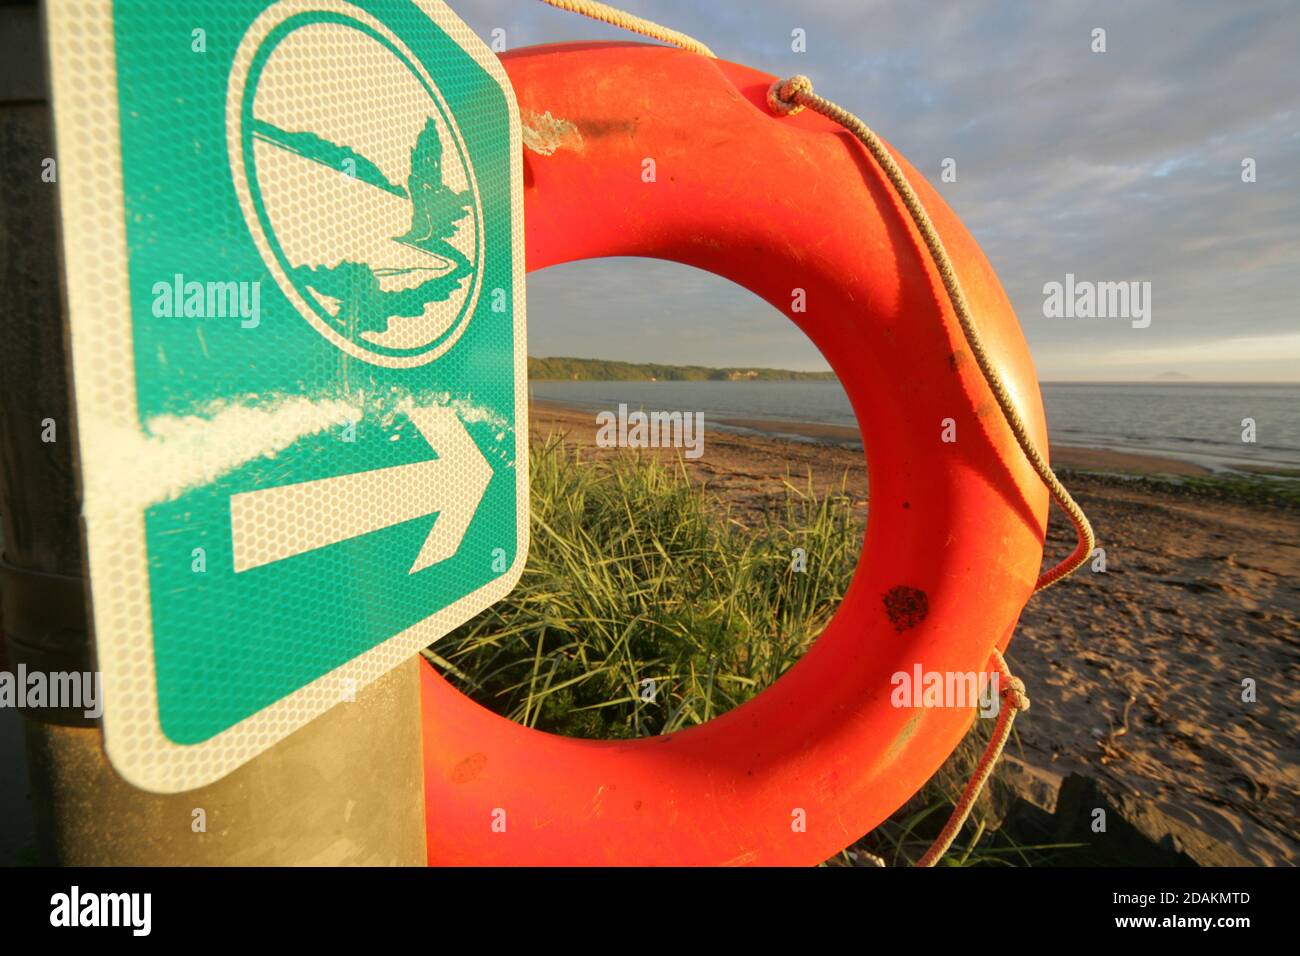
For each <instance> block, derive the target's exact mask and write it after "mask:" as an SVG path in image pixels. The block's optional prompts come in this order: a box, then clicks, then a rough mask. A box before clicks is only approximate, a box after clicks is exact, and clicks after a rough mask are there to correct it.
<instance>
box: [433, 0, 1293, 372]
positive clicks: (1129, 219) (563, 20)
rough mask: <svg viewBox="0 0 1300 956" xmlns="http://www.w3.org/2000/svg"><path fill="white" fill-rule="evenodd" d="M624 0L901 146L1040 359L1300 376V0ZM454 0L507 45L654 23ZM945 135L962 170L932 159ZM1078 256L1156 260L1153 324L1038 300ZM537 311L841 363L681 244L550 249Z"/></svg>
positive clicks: (558, 318) (631, 336) (621, 334)
mask: <svg viewBox="0 0 1300 956" xmlns="http://www.w3.org/2000/svg"><path fill="white" fill-rule="evenodd" d="M620 5H621V6H622V7H623V8H624V9H626V10H629V11H631V12H633V13H636V14H638V15H641V16H644V17H647V18H649V19H652V20H656V21H657V22H659V23H662V24H664V25H667V26H670V27H673V28H674V29H677V30H680V31H682V32H684V33H687V34H690V35H691V36H694V37H696V38H697V39H699V40H701V41H703V42H704V43H706V44H707V45H708V46H710V47H711V48H712V49H713V51H714V52H715V53H716V54H717V55H718V56H720V57H722V58H724V59H727V60H732V61H735V62H739V63H744V64H747V65H749V66H752V67H755V68H757V69H762V70H765V71H767V72H769V73H772V74H776V75H781V76H788V75H790V74H792V73H804V74H807V75H808V76H809V77H811V78H812V80H813V82H814V84H815V86H816V89H817V92H818V93H820V94H822V95H823V96H827V97H829V98H831V99H833V100H835V101H837V102H839V103H840V104H842V105H843V106H845V107H847V108H848V109H849V110H851V111H853V112H855V113H857V114H858V115H859V116H861V117H862V118H863V119H864V120H865V121H866V122H867V123H868V124H869V125H870V126H872V127H873V128H874V129H875V130H876V131H877V132H878V133H880V135H881V136H883V137H884V138H885V139H886V140H888V141H889V142H890V143H891V145H893V146H894V147H895V148H896V149H898V150H900V151H901V152H902V153H903V155H905V156H906V157H907V158H908V159H909V160H910V161H911V163H912V164H913V165H914V166H915V167H916V168H917V169H918V170H920V171H921V172H922V173H923V175H925V176H926V178H927V179H928V180H929V181H930V182H931V184H933V185H934V186H935V187H936V188H937V189H938V190H939V191H940V192H941V193H942V195H943V197H944V199H945V200H946V201H947V202H948V203H949V205H950V206H951V207H952V208H953V209H954V210H955V211H956V212H957V214H958V215H959V216H960V217H961V218H962V220H963V222H965V224H966V226H967V228H968V229H970V231H971V232H972V233H973V234H974V236H975V238H976V239H977V241H978V242H979V243H980V245H981V247H982V248H983V250H984V252H985V254H986V255H987V256H988V258H989V260H990V261H991V262H992V264H993V267H994V268H995V269H996V270H997V272H998V275H999V276H1000V278H1001V280H1002V284H1003V286H1004V287H1005V288H1006V290H1007V293H1008V295H1009V296H1010V298H1011V301H1012V303H1013V305H1014V306H1015V309H1016V313H1017V315H1018V317H1019V319H1020V322H1021V325H1022V327H1023V328H1024V330H1025V335H1026V338H1027V339H1028V341H1029V344H1030V348H1031V350H1032V352H1033V354H1034V361H1035V365H1036V367H1037V369H1038V374H1039V377H1040V378H1041V379H1043V380H1045V381H1134V380H1144V379H1152V378H1157V377H1162V376H1170V375H1177V376H1186V377H1189V378H1193V379H1197V380H1201V381H1297V380H1300V3H1297V2H1295V0H1277V2H1266V0H1251V2H1230V0H1218V2H1196V0H1159V2H1151V0H1148V2H1142V3H1133V2H1131V0H1125V2H1113V0H1078V2H1064V0H1036V2H976V0H960V2H956V0H952V2H949V0H910V2H900V0H894V2H889V3H884V2H874V0H801V2H800V3H798V4H792V3H789V2H780V3H778V2H771V0H744V2H741V0H732V2H720V0H719V2H713V0H710V2H699V0H695V2H690V0H626V2H624V3H622V4H620ZM451 6H452V7H453V8H454V9H455V10H456V11H457V13H459V14H460V15H461V17H462V18H464V19H465V20H467V21H468V22H469V24H470V26H471V27H473V28H474V29H475V30H476V31H477V32H478V33H479V35H480V36H483V37H484V38H485V39H486V38H490V37H491V35H492V31H493V30H494V29H498V28H499V29H501V30H504V31H505V41H506V43H507V45H508V48H510V49H514V48H518V47H521V46H528V45H532V44H536V43H549V42H555V41H560V40H575V39H580V40H601V39H603V40H624V41H626V40H628V39H633V40H635V39H638V38H637V37H635V36H632V35H629V34H627V33H625V32H623V31H620V30H617V29H615V28H613V27H609V26H606V25H605V24H600V23H594V22H592V21H589V20H586V19H585V18H582V17H579V16H576V15H574V14H570V13H565V12H562V11H557V10H553V9H551V8H549V7H546V6H543V5H542V4H540V3H529V2H525V0H473V2H471V0H451ZM796 28H797V29H801V30H803V31H804V33H805V36H806V51H805V52H794V51H793V50H792V39H791V34H792V31H793V30H795V29H796ZM1096 28H1102V29H1104V30H1105V31H1106V36H1105V40H1106V52H1104V53H1096V52H1093V50H1092V46H1093V43H1094V39H1093V31H1094V29H1096ZM647 42H649V41H647ZM945 158H952V159H954V160H955V161H956V173H957V176H956V182H947V183H945V182H942V181H941V172H942V168H943V166H942V164H943V161H944V160H945ZM1247 158H1250V159H1253V160H1254V164H1255V181H1254V182H1251V183H1246V182H1243V181H1242V171H1243V170H1242V162H1243V160H1244V159H1247ZM1067 273H1068V274H1073V275H1074V276H1075V278H1076V280H1087V281H1093V282H1149V283H1150V287H1149V288H1150V304H1151V313H1150V319H1151V321H1150V325H1149V326H1148V327H1146V328H1133V326H1132V323H1130V322H1127V321H1122V320H1119V321H1117V320H1115V319H1107V318H1094V319H1083V318H1064V317H1047V316H1045V315H1044V302H1045V299H1046V296H1045V294H1044V286H1045V285H1046V284H1047V283H1051V282H1060V283H1064V282H1065V277H1066V275H1067ZM597 315H601V316H611V315H612V316H616V317H617V321H601V322H594V321H593V316H597ZM528 327H529V328H528V334H529V353H530V354H532V355H566V356H579V357H587V358H606V359H622V360H626V361H642V362H665V363H673V364H691V365H709V366H767V367H778V368H796V369H808V370H812V369H825V368H827V365H826V362H825V360H824V359H823V358H822V356H821V354H820V353H819V352H818V351H817V349H816V348H815V347H814V346H813V345H812V343H811V342H809V340H808V339H807V338H806V337H805V336H804V335H803V333H802V332H801V331H799V329H798V328H796V327H795V325H794V324H793V323H792V322H790V321H789V320H788V319H787V318H786V317H785V316H783V315H781V313H779V312H777V311H776V310H775V309H773V308H772V307H771V306H769V305H767V304H766V303H765V302H763V301H762V300H760V299H758V298H756V297H755V296H753V295H752V294H751V293H749V292H748V291H746V290H744V289H741V288H739V287H738V286H735V285H733V284H731V283H730V282H728V281H726V280H724V279H720V278H718V277H716V276H713V275H710V274H708V273H703V272H700V271H697V270H694V269H690V268H688V267H685V266H680V265H677V264H673V263H663V262H655V261H650V260H639V259H637V260H632V259H617V260H616V259H609V260H600V261H596V262H585V263H577V264H570V265H565V266H559V267H555V268H552V269H548V270H544V271H542V272H538V273H534V274H532V275H530V276H529V280H528Z"/></svg>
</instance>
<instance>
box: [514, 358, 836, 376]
mask: <svg viewBox="0 0 1300 956" xmlns="http://www.w3.org/2000/svg"><path fill="white" fill-rule="evenodd" d="M528 377H529V378H530V379H532V380H534V381H569V382H706V381H712V382H750V381H758V382H833V381H835V373H834V372H795V371H791V370H789V369H782V368H708V367H706V366H703V365H656V364H652V363H640V362H616V361H610V360H606V359H581V358H538V357H536V356H532V355H530V356H529V357H528Z"/></svg>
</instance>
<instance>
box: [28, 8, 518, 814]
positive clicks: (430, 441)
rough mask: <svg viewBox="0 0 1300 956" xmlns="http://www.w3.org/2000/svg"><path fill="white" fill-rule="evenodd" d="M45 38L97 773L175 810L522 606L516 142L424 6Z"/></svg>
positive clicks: (477, 60) (473, 70) (437, 16)
mask: <svg viewBox="0 0 1300 956" xmlns="http://www.w3.org/2000/svg"><path fill="white" fill-rule="evenodd" d="M49 27H50V48H51V62H52V64H53V92H54V109H55V122H56V133H57V142H58V156H57V159H58V182H59V188H60V201H61V204H62V215H63V230H64V243H65V269H66V274H67V289H68V306H69V316H70V319H69V322H70V341H71V346H72V363H73V375H74V380H75V399H76V412H77V433H78V441H79V449H80V462H81V479H82V489H83V499H84V501H83V511H84V517H85V526H86V539H87V552H88V567H89V573H90V587H91V600H92V606H93V622H94V637H95V646H96V651H97V654H98V659H99V665H100V668H101V670H102V671H103V681H104V698H105V714H104V722H105V736H106V743H107V749H108V753H109V756H110V758H111V759H112V760H113V763H114V765H115V766H116V767H117V768H118V770H119V771H120V772H121V773H122V774H123V775H124V776H125V777H127V779H129V780H130V781H132V782H133V783H135V784H136V785H138V786H141V787H145V788H148V789H151V790H157V791H176V790H183V789H188V788H191V787H195V786H198V785H201V784H203V783H205V782H208V781H210V780H213V779H216V778H217V777H220V776H222V775H223V774H225V773H226V772H228V771H230V770H231V769H233V768H234V767H235V766H238V765H239V764H240V763H242V762H244V761H246V760H248V759H250V758H251V757H253V756H255V755H256V754H257V753H259V752H261V751H262V750H264V749H266V747H268V746H270V745H271V744H273V743H275V742H276V741H277V740H279V739H281V738H283V737H284V736H286V735H287V734H289V733H291V732H292V731H293V730H295V729H297V728H298V727H300V726H301V725H302V724H304V723H305V722H307V721H308V720H310V719H312V718H313V717H315V716H316V715H318V714H320V713H321V712H323V711H325V710H326V709H328V708H330V707H333V706H336V705H343V706H346V704H347V702H348V701H350V700H352V699H354V697H355V694H356V691H357V690H358V689H359V688H360V687H362V686H364V685H365V684H366V683H367V682H369V681H370V680H373V679H374V678H376V677H378V676H380V675H381V674H383V673H384V672H385V671H387V670H389V669H390V668H392V667H393V666H396V665H397V664H399V663H401V662H402V661H404V660H407V659H409V658H410V657H411V655H413V654H414V653H416V652H417V651H418V650H419V648H421V647H423V646H425V645H428V644H430V643H432V642H433V641H435V640H436V639H437V638H439V637H441V636H442V635H443V634H445V633H446V632H447V631H449V630H450V629H452V628H454V627H456V626H457V625H458V624H460V623H462V622H464V621H465V620H467V619H468V618H469V617H471V616H472V615H474V614H475V613H477V612H479V611H480V610H482V609H483V608H485V607H487V606H488V605H489V604H491V603H492V602H493V601H496V600H498V599H500V598H501V597H502V596H504V595H505V594H506V593H507V592H508V591H509V590H510V589H511V588H512V587H513V585H514V583H515V582H516V581H517V580H518V577H519V574H520V571H521V569H522V566H523V562H524V558H525V555H526V552H527V478H528V461H527V445H526V442H527V417H526V415H527V405H526V387H525V383H526V366H525V355H526V350H525V344H524V286H523V274H524V259H523V221H522V213H523V209H522V175H521V168H520V167H521V162H522V160H521V145H520V134H519V122H518V108H517V106H516V104H515V101H514V96H513V93H512V91H511V89H510V86H509V83H508V81H507V79H506V77H505V73H504V71H503V70H502V69H501V66H500V64H499V63H498V62H497V60H496V59H495V57H494V56H493V55H492V53H491V52H490V51H489V50H488V49H487V47H486V46H485V45H484V44H483V43H482V42H481V41H480V40H479V39H478V38H477V37H476V36H474V35H473V33H471V31H470V30H469V29H468V28H467V27H466V26H465V25H464V24H463V23H462V22H461V21H460V20H458V19H457V18H456V17H455V16H454V14H452V13H451V12H450V11H449V10H448V9H447V8H446V7H445V6H444V5H443V4H441V3H438V2H432V0H414V2H412V0H356V2H343V0H280V2H275V3H266V2H256V0H219V2H212V3H207V4H203V5H202V6H201V8H198V9H194V8H192V5H189V4H170V5H165V4H159V3H157V2H156V0H118V2H115V3H108V2H102V3H94V4H75V5H73V4H67V5H52V6H51V8H50V11H49Z"/></svg>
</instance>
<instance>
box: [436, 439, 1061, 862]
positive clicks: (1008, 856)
mask: <svg viewBox="0 0 1300 956" xmlns="http://www.w3.org/2000/svg"><path fill="white" fill-rule="evenodd" d="M531 470H532V484H531V487H532V543H531V548H530V553H529V557H528V563H527V566H526V567H525V569H524V573H523V577H522V578H521V580H520V582H519V585H518V586H517V587H516V588H515V590H514V591H513V592H512V593H511V594H510V596H509V597H507V598H506V599H505V600H503V601H502V602H500V603H498V604H497V605H495V606H494V607H492V608H490V609H488V610H487V611H485V612H483V613H482V614H480V615H479V616H478V617H476V618H475V619H473V620H472V621H470V622H468V623H467V624H465V625H464V626H462V627H461V628H459V629H458V630H456V631H454V632H453V633H452V634H450V635H448V636H447V637H445V638H443V639H442V640H441V641H439V642H438V643H437V644H436V645H434V647H432V648H430V649H429V650H428V651H426V656H428V657H429V659H430V660H432V661H433V662H434V663H435V664H436V665H437V666H438V667H439V669H440V670H441V671H442V672H443V673H444V674H446V675H447V676H448V678H449V679H450V680H451V681H452V682H453V683H454V684H456V685H457V686H458V687H459V688H460V689H461V690H462V691H464V692H465V693H467V694H469V695H470V696H471V697H473V698H474V699H475V700H477V701H478V702H479V703H481V704H483V705H484V706H486V707H488V708H490V709H492V710H493V711H495V712H497V713H499V714H502V715H504V716H507V717H510V718H511V719H513V720H515V721H518V722H519V723H522V724H525V725H527V726H529V727H534V728H537V729H540V730H546V731H550V732H552V733H557V734H565V735H568V736H573V737H587V738H607V739H608V738H629V737H642V736H648V735H652V734H661V733H671V732H673V731H676V730H678V729H680V728H682V727H689V726H692V725H695V724H699V723H703V722H704V721H706V720H709V719H710V718H712V717H715V716H717V715H718V714H720V713H723V712H724V711H727V710H730V709H731V708H733V707H735V706H737V705H739V704H741V703H743V702H744V701H746V700H748V699H749V698H751V697H753V696H754V695H755V694H757V693H759V692H760V691H761V690H762V689H763V688H765V687H767V686H768V685H770V684H771V683H772V682H773V681H775V680H776V679H777V678H778V677H780V676H781V674H782V673H784V672H785V671H786V669H787V668H789V667H790V666H791V665H792V664H793V663H794V662H795V661H796V660H798V658H799V656H800V655H801V654H802V653H803V652H804V650H805V649H806V648H807V647H808V645H809V644H810V643H811V641H812V640H813V639H814V638H815V637H816V636H817V634H818V633H820V632H821V630H822V628H824V627H825V625H826V623H827V622H828V621H829V620H830V618H831V616H832V614H834V612H835V609H836V607H837V606H838V604H839V602H840V599H841V597H842V596H843V594H844V592H845V591H846V590H847V588H848V584H849V579H850V577H851V576H852V573H853V568H854V566H855V565H856V563H857V559H858V555H859V554H860V552H861V548H862V533H863V527H862V523H861V521H860V520H859V519H856V518H855V517H854V515H853V513H852V510H851V498H850V496H848V495H847V494H844V493H842V492H841V493H836V492H832V493H831V494H826V495H818V494H815V493H814V492H813V491H812V489H811V486H810V483H808V482H807V481H804V482H802V483H800V484H796V483H792V482H791V481H786V482H784V483H783V486H782V488H781V489H780V494H779V495H778V497H777V500H775V501H774V502H773V505H772V508H771V510H770V512H769V513H768V515H767V516H766V517H765V518H763V519H760V520H758V521H756V522H749V523H748V524H746V523H742V522H740V521H739V520H737V519H736V518H735V517H734V516H733V515H732V514H731V513H730V512H728V511H727V510H726V508H725V507H724V506H723V505H722V504H721V500H720V499H719V497H718V496H716V495H713V494H711V493H710V492H709V491H708V489H706V488H701V487H700V486H699V485H698V484H696V483H695V482H693V481H692V480H691V478H690V477H689V476H688V475H687V474H686V472H685V468H684V466H683V465H682V464H681V463H680V462H678V463H676V464H665V463H663V462H661V461H660V460H659V459H657V458H655V457H653V456H645V455H639V454H636V453H625V454H623V455H621V456H604V455H602V456H599V457H588V456H584V455H583V454H581V453H580V452H579V451H576V450H574V449H573V448H571V447H569V446H566V445H565V444H564V443H563V441H562V439H561V438H558V437H553V438H551V439H550V440H548V441H546V442H544V443H541V444H538V445H536V446H535V447H534V449H533V452H532V463H531ZM795 548H803V549H804V550H805V552H806V557H807V569H808V570H807V571H806V572H803V573H800V572H796V571H794V570H793V569H792V552H793V550H794V549H795ZM646 680H653V681H654V682H655V685H654V686H655V695H654V700H653V701H647V700H644V699H643V690H644V685H643V684H642V682H643V681H646ZM986 723H988V722H987V721H981V722H980V724H986ZM987 732H988V731H987V729H986V728H982V727H981V729H979V730H977V731H976V732H974V733H973V734H972V735H971V736H970V737H969V738H968V739H967V740H966V741H965V742H964V743H963V745H962V747H961V748H959V750H958V751H957V753H956V754H954V756H953V758H952V759H951V760H950V761H949V762H948V764H947V765H946V766H945V767H944V768H943V769H942V770H941V771H940V772H939V773H938V774H936V775H935V777H934V779H932V780H931V781H930V782H929V783H928V784H927V785H926V786H925V787H924V788H922V790H921V791H920V792H919V793H918V794H917V795H916V796H915V797H914V798H913V799H912V800H911V801H909V802H908V804H907V805H905V806H904V807H902V808H901V809H900V810H899V811H898V813H896V814H895V815H894V816H893V817H892V818H891V819H890V820H888V821H886V823H885V824H883V825H882V826H881V827H879V828H878V829H877V830H876V831H875V832H873V833H872V834H869V835H867V836H866V837H864V839H863V840H862V841H859V843H858V844H857V845H856V847H855V848H851V849H859V850H867V851H869V852H871V853H874V854H877V855H880V856H882V857H884V858H885V860H886V862H887V863H888V864H890V865H905V864H907V863H910V862H912V861H914V860H915V859H916V858H918V857H919V856H920V855H921V853H922V852H924V850H925V848H926V846H928V844H929V842H930V839H931V838H932V837H933V836H934V834H935V833H937V832H938V830H939V828H940V827H941V826H942V824H943V822H944V821H945V820H946V818H947V815H948V812H949V809H950V807H951V801H952V800H953V799H954V798H955V797H956V795H957V794H958V793H959V792H960V789H961V786H962V784H963V783H964V781H965V779H966V777H967V776H968V775H969V773H970V770H971V769H972V768H973V767H974V763H975V760H976V759H977V757H978V754H979V751H980V750H981V749H982V747H983V744H984V738H983V737H982V736H981V735H983V734H987ZM986 810H987V805H981V806H979V807H977V811H976V813H975V814H974V818H973V822H972V823H971V824H968V826H967V829H966V831H965V832H964V833H963V835H962V839H961V840H959V842H958V844H957V847H955V848H954V850H953V852H952V853H950V854H949V857H948V860H947V861H946V862H950V863H952V862H956V863H963V864H965V865H974V864H977V863H996V864H1009V863H1011V864H1014V863H1020V864H1023V863H1032V862H1037V861H1038V860H1041V859H1042V858H1043V857H1042V854H1041V852H1039V853H1038V854H1037V855H1035V851H1043V850H1047V849H1048V848H1021V847H1016V846H1014V845H1013V844H1010V842H1009V841H1007V840H1006V839H1005V838H1004V837H997V838H994V839H991V838H989V836H988V835H987V834H986V833H985V827H984V825H983V823H982V822H981V821H983V820H984V819H986V816H987V814H986ZM828 862H829V863H831V864H835V863H849V862H851V861H850V858H849V857H848V856H846V855H845V854H840V855H839V856H838V857H837V858H836V859H834V860H831V861H828Z"/></svg>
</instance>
